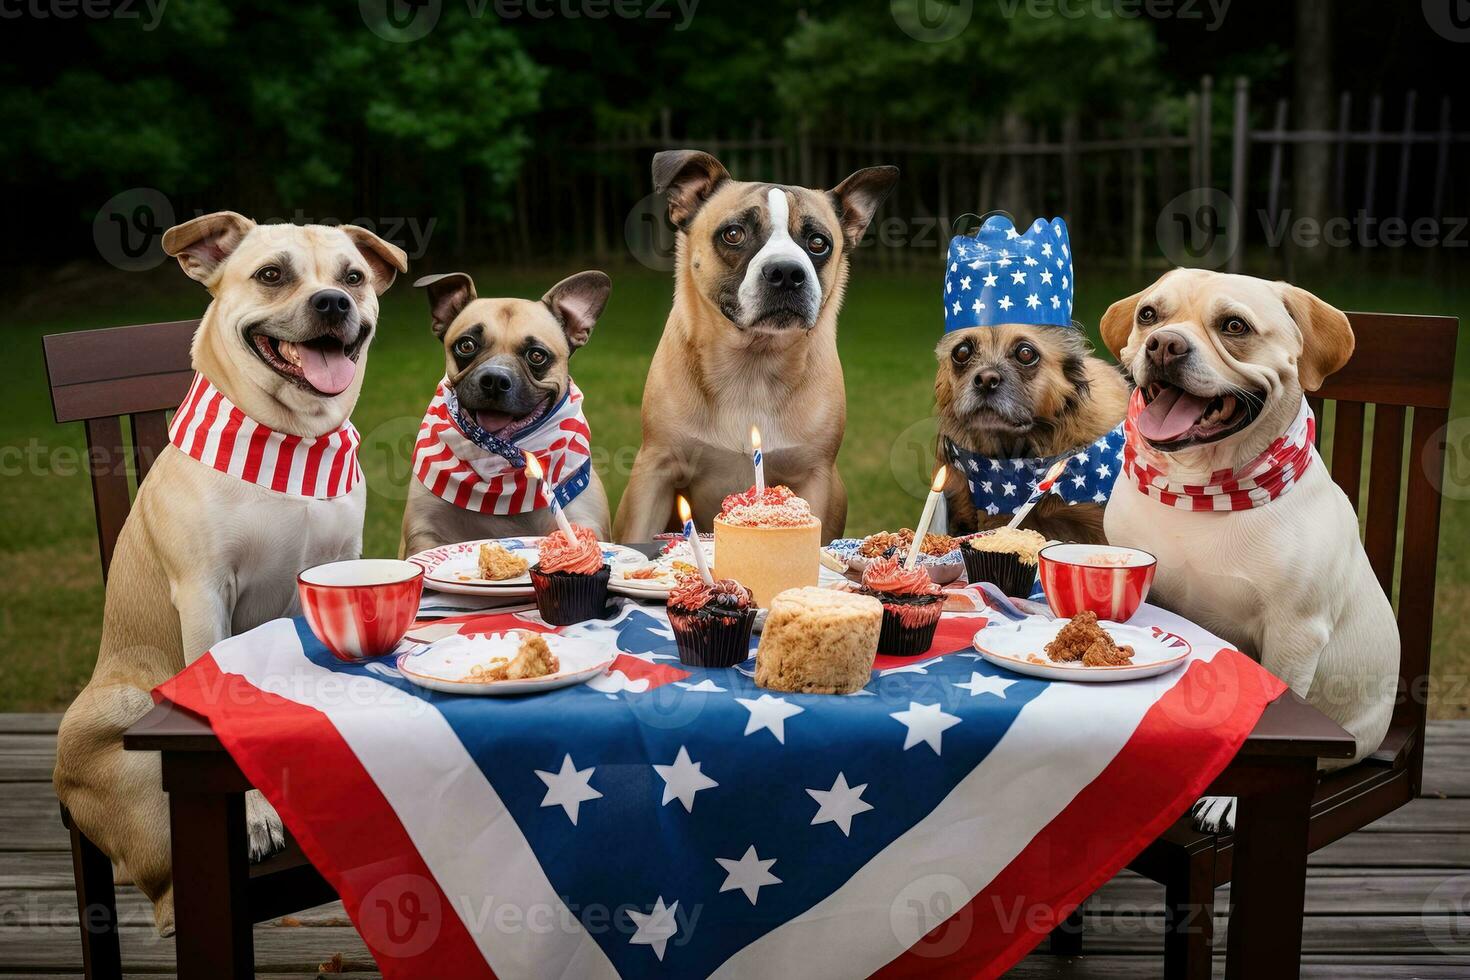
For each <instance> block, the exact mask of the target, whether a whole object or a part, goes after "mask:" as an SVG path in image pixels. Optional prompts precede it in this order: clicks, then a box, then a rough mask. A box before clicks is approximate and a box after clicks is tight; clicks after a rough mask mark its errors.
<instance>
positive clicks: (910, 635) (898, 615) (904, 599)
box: [862, 558, 944, 657]
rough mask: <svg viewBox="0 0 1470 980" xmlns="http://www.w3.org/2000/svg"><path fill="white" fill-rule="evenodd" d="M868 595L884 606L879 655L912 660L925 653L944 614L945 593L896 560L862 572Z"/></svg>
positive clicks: (923, 573)
mask: <svg viewBox="0 0 1470 980" xmlns="http://www.w3.org/2000/svg"><path fill="white" fill-rule="evenodd" d="M862 591H863V592H864V593H866V594H867V595H870V596H873V597H875V598H876V599H877V600H878V601H879V602H881V603H883V625H882V627H881V628H880V630H879V633H878V652H879V653H882V654H885V655H887V656H890V657H911V656H915V655H917V654H920V653H923V652H924V651H925V650H928V649H929V647H930V646H932V645H933V643H934V631H935V629H936V628H937V627H938V626H939V616H940V614H941V613H943V612H944V591H943V590H942V589H940V588H939V586H937V585H935V584H934V580H933V579H932V578H930V577H929V573H928V571H926V570H925V569H923V568H919V567H915V568H907V569H906V568H904V567H903V565H902V564H900V562H899V560H898V559H897V558H880V559H878V560H876V561H871V562H869V563H868V567H867V568H865V569H863V588H862Z"/></svg>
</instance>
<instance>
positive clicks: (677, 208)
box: [653, 150, 730, 228]
mask: <svg viewBox="0 0 1470 980" xmlns="http://www.w3.org/2000/svg"><path fill="white" fill-rule="evenodd" d="M729 179H730V174H729V172H728V171H726V170H725V165H724V164H722V163H720V161H718V160H716V159H715V158H714V157H712V156H710V155H709V154H708V153H706V152H704V151H703V150H661V151H659V152H658V153H655V154H654V155H653V189H654V192H655V193H658V194H664V193H667V194H668V195H669V220H670V221H672V222H673V223H674V225H675V226H676V227H679V228H684V227H686V226H687V225H688V224H689V219H690V218H692V217H694V212H696V211H698V210H699V206H700V205H701V204H703V203H704V202H705V199H706V198H708V197H709V196H710V195H711V194H713V193H714V192H715V188H717V187H719V186H720V185H721V184H723V183H724V182H725V181H727V180H729Z"/></svg>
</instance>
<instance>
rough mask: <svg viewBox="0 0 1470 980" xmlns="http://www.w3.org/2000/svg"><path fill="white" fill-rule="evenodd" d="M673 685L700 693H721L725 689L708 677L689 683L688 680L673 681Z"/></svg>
mask: <svg viewBox="0 0 1470 980" xmlns="http://www.w3.org/2000/svg"><path fill="white" fill-rule="evenodd" d="M674 686H675V687H682V688H683V689H684V690H686V691H699V692H701V693H708V694H723V693H724V691H725V688H723V687H721V686H720V685H718V684H716V683H715V682H714V681H712V680H710V679H709V678H708V677H706V678H705V679H704V680H702V681H700V682H699V683H698V684H691V683H689V682H688V681H674Z"/></svg>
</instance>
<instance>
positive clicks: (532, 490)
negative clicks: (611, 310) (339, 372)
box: [399, 272, 612, 555]
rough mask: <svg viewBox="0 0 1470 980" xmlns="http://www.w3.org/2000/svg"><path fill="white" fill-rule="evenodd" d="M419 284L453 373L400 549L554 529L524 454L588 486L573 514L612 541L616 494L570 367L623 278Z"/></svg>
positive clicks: (432, 413) (427, 425)
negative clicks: (530, 285) (493, 291)
mask: <svg viewBox="0 0 1470 980" xmlns="http://www.w3.org/2000/svg"><path fill="white" fill-rule="evenodd" d="M415 285H418V286H422V287H424V289H425V290H426V291H427V293H428V297H429V313H430V320H431V325H432V329H433V331H434V336H435V337H436V338H437V339H438V340H439V341H440V343H442V344H443V345H444V377H445V381H444V383H443V384H441V386H440V390H439V393H438V394H437V395H436V396H435V399H434V401H433V403H432V404H431V405H430V408H429V415H428V416H427V417H426V418H425V420H424V426H423V427H422V428H421V429H420V432H419V440H418V444H417V447H416V450H415V456H414V476H415V479H414V480H413V481H412V482H411V483H410V484H409V488H408V503H407V505H406V506H405V508H404V511H403V539H402V543H401V545H400V548H399V552H400V554H401V555H412V554H416V553H418V552H420V551H423V550H424V549H426V548H434V547H437V546H439V545H441V544H447V543H451V542H455V541H469V540H473V539H476V538H499V537H514V536H517V535H533V534H547V533H549V532H550V531H552V530H553V529H554V528H555V527H556V522H555V519H554V518H553V516H552V511H551V508H550V507H548V506H546V505H545V504H544V498H542V499H540V500H538V499H537V494H540V493H541V492H542V490H543V487H542V486H539V485H537V486H531V485H529V484H528V481H527V480H526V478H525V476H524V473H523V470H522V465H523V464H522V463H521V458H522V455H523V453H524V452H534V453H535V454H536V456H537V459H539V460H542V461H543V463H544V465H543V467H542V468H543V470H545V471H547V474H546V475H547V476H548V478H549V479H551V480H552V482H553V483H555V484H559V485H560V486H561V487H562V493H563V494H564V495H567V494H570V492H571V490H572V489H575V490H576V493H575V495H574V496H572V497H571V499H570V501H569V502H566V503H564V507H565V510H566V512H567V517H568V518H569V519H570V520H572V521H574V522H575V523H578V524H583V525H585V526H587V527H590V528H592V529H594V530H595V531H596V532H597V535H598V537H599V538H600V539H602V540H607V537H608V531H609V525H610V523H611V521H610V520H609V513H608V504H607V493H606V491H604V489H603V486H602V480H601V479H600V478H599V477H598V476H597V471H596V470H595V469H593V468H592V463H591V459H590V453H591V450H590V447H589V445H588V441H587V440H588V438H589V436H588V429H587V425H586V419H585V418H583V417H582V415H581V398H582V396H581V392H580V391H578V390H576V389H575V387H574V386H573V385H572V376H571V374H570V370H569V368H570V362H571V357H572V354H574V353H575V352H576V351H577V350H579V349H580V348H581V347H582V346H583V345H584V344H586V343H587V341H588V340H589V339H591V337H592V328H593V327H595V326H596V325H597V318H598V317H599V316H601V315H602V310H603V308H604V307H605V306H606V305H607V298H608V295H609V294H610V293H611V292H612V282H611V280H609V279H608V277H607V275H606V274H604V273H601V272H579V273H577V274H576V275H574V276H569V277H568V278H566V279H563V280H562V281H561V282H559V283H557V284H556V285H555V286H552V287H551V289H549V290H548V291H547V293H546V295H545V296H542V297H541V299H540V300H528V299H480V298H478V297H477V296H476V294H475V283H474V280H472V279H471V278H470V277H469V276H467V275H466V274H464V273H463V272H450V273H446V274H443V275H437V276H426V277H424V278H423V279H420V280H419V281H418V282H417V283H415ZM446 399H447V400H449V402H450V404H446ZM455 409H457V411H456V410H455Z"/></svg>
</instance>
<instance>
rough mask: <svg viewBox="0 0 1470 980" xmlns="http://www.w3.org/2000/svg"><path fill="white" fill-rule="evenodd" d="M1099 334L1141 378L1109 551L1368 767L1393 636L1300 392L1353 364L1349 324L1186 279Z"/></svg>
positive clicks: (1248, 283) (1244, 280) (1389, 695)
mask: <svg viewBox="0 0 1470 980" xmlns="http://www.w3.org/2000/svg"><path fill="white" fill-rule="evenodd" d="M1102 337H1103V341H1104V342H1105V343H1106V344H1107V346H1108V349H1109V350H1111V351H1112V352H1113V353H1114V354H1115V355H1117V357H1118V360H1119V362H1120V363H1121V364H1122V365H1123V367H1124V368H1125V369H1126V370H1127V371H1128V372H1129V373H1130V374H1131V375H1132V377H1133V379H1134V380H1135V382H1136V383H1137V386H1138V387H1137V390H1136V391H1135V392H1134V393H1133V397H1132V401H1131V402H1130V404H1129V409H1128V416H1127V421H1126V423H1125V434H1126V440H1127V441H1126V445H1125V448H1124V469H1123V472H1122V474H1121V475H1120V476H1119V478H1118V482H1117V485H1116V486H1115V487H1114V489H1113V494H1112V498H1111V499H1110V500H1109V502H1108V505H1107V512H1106V515H1105V528H1106V531H1107V536H1108V541H1109V542H1110V543H1112V544H1120V545H1128V546H1131V547H1136V548H1142V549H1144V550H1145V551H1149V552H1152V553H1153V554H1154V555H1156V556H1157V557H1158V560H1159V565H1158V575H1157V578H1156V580H1155V582H1154V586H1153V592H1152V595H1151V599H1154V600H1156V601H1158V602H1159V604H1160V605H1163V606H1165V607H1166V608H1169V609H1172V610H1174V611H1176V612H1178V613H1179V614H1181V615H1183V616H1186V617H1188V618H1189V619H1191V620H1194V621H1195V622H1197V623H1199V624H1200V625H1201V626H1203V627H1205V628H1206V629H1208V630H1210V631H1212V632H1214V633H1216V634H1217V635H1219V636H1221V637H1223V638H1224V639H1225V640H1227V641H1228V642H1230V643H1232V644H1234V645H1235V646H1236V647H1238V648H1239V649H1240V650H1242V651H1244V652H1246V653H1248V654H1250V655H1251V656H1253V657H1256V658H1257V659H1259V660H1260V662H1261V664H1262V665H1263V666H1264V667H1265V668H1266V669H1267V670H1269V671H1271V673H1273V674H1275V675H1276V676H1277V677H1279V678H1281V679H1282V680H1283V681H1285V682H1286V683H1287V684H1288V685H1289V686H1290V687H1291V689H1292V690H1293V691H1295V692H1296V693H1297V694H1299V695H1301V696H1302V697H1304V698H1306V699H1307V700H1308V701H1310V702H1311V703H1312V704H1313V705H1315V706H1316V707H1317V708H1318V709H1319V710H1321V711H1322V712H1323V713H1324V714H1326V715H1328V716H1329V717H1330V718H1332V719H1333V720H1334V721H1336V722H1337V723H1338V724H1339V725H1341V726H1342V727H1343V728H1345V729H1346V730H1347V731H1348V732H1350V733H1351V734H1352V735H1353V737H1354V738H1355V739H1356V740H1357V754H1356V758H1357V759H1361V758H1363V757H1364V756H1366V755H1368V754H1369V753H1371V752H1373V751H1374V750H1375V749H1377V748H1378V745H1379V743H1380V742H1382V740H1383V736H1384V734H1385V733H1386V732H1387V730H1388V724H1389V718H1390V715H1391V714H1392V711H1393V703H1394V697H1395V692H1396V680H1397V676H1398V660H1399V635H1398V629H1397V627H1396V625H1395V622H1394V616H1393V609H1392V608H1391V607H1390V605H1389V602H1388V599H1387V598H1386V597H1385V596H1384V594H1383V590H1382V589H1381V588H1379V585H1378V580H1377V578H1376V577H1375V576H1374V574H1373V568H1372V566H1371V565H1370V564H1369V563H1368V556H1367V554H1366V553H1365V552H1364V551H1363V546H1362V544H1361V543H1360V542H1359V539H1358V520H1357V516H1356V514H1355V513H1354V512H1353V508H1352V505H1351V504H1350V503H1349V502H1348V499H1347V497H1346V496H1344V494H1343V492H1342V491H1341V490H1340V489H1339V488H1338V486H1337V484H1335V483H1334V482H1333V481H1332V477H1331V475H1330V474H1329V473H1328V470H1327V466H1326V465H1325V464H1324V463H1323V462H1322V458H1321V457H1320V456H1319V455H1318V453H1317V450H1316V447H1315V445H1314V443H1313V436H1314V434H1315V426H1316V422H1315V420H1314V419H1313V418H1312V414H1311V411H1310V409H1309V408H1308V406H1307V402H1306V399H1305V397H1304V396H1303V392H1304V391H1315V390H1316V389H1317V388H1319V387H1320V386H1321V384H1322V382H1323V380H1324V379H1325V378H1326V377H1327V376H1328V375H1330V374H1332V373H1333V372H1334V371H1336V370H1337V369H1338V368H1340V367H1342V366H1343V364H1345V363H1347V360H1348V358H1349V356H1351V354H1352V351H1353V335H1352V330H1351V328H1350V327H1349V325H1348V319H1347V317H1346V316H1345V315H1343V313H1342V312H1340V311H1339V310H1337V309H1334V308H1333V307H1331V306H1329V305H1328V304H1326V303H1324V302H1323V301H1322V300H1320V299H1318V298H1317V297H1315V296H1313V295H1312V294H1311V293H1308V292H1307V291H1306V290H1304V289H1300V288H1298V287H1296V286H1292V285H1289V284H1287V283H1283V282H1267V281H1265V280H1262V279H1254V278H1251V277H1248V276H1238V275H1223V274H1219V273H1214V272H1205V271H1201V270H1189V269H1176V270H1175V271H1173V272H1170V273H1168V274H1166V275H1165V276H1163V277H1162V278H1161V279H1159V280H1158V281H1157V282H1155V283H1154V284H1153V285H1151V286H1149V287H1148V288H1146V289H1144V290H1143V291H1142V292H1139V293H1137V294H1135V295H1133V296H1130V297H1128V298H1127V299H1123V300H1119V301H1118V302H1116V303H1114V304H1113V305H1112V306H1111V307H1109V309H1108V311H1107V313H1106V314H1105V315H1104V316H1103V319H1102ZM1337 764H1340V763H1337Z"/></svg>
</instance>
